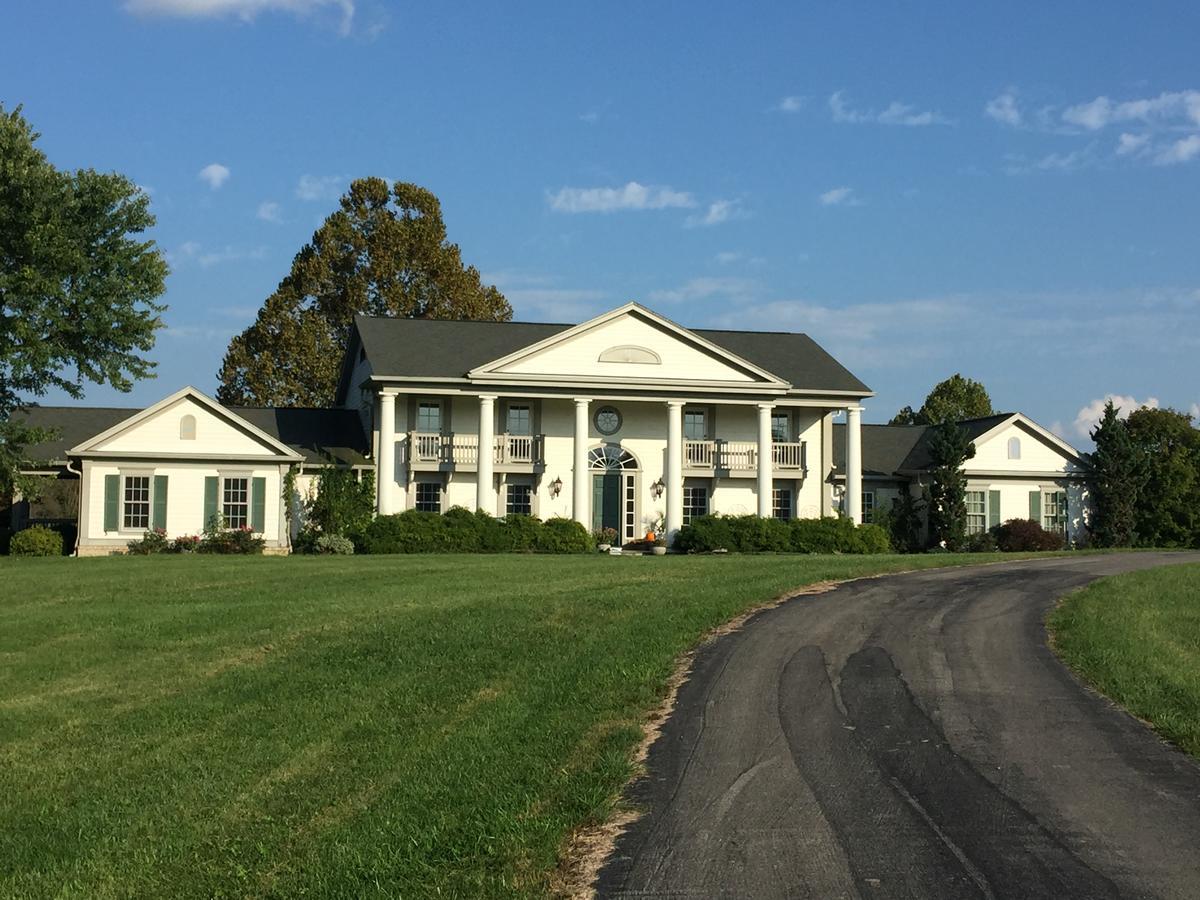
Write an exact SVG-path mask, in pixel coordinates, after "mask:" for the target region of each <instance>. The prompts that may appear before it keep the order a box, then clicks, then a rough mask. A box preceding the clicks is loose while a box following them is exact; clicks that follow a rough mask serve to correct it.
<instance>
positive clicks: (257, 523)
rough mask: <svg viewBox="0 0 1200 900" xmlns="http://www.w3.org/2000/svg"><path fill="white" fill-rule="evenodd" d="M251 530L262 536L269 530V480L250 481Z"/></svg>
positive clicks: (254, 479)
mask: <svg viewBox="0 0 1200 900" xmlns="http://www.w3.org/2000/svg"><path fill="white" fill-rule="evenodd" d="M250 530H251V531H254V532H257V533H258V534H262V533H263V532H264V531H266V530H267V479H265V478H251V479H250Z"/></svg>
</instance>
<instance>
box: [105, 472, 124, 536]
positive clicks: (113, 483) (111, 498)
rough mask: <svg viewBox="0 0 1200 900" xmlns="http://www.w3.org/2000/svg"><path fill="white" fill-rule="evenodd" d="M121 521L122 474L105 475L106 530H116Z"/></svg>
mask: <svg viewBox="0 0 1200 900" xmlns="http://www.w3.org/2000/svg"><path fill="white" fill-rule="evenodd" d="M120 522H121V476H120V475H105V476H104V530H105V531H116V530H117V529H118V527H120Z"/></svg>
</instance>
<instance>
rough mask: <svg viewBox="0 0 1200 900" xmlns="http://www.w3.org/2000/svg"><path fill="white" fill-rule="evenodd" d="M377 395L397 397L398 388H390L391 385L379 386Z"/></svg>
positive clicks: (398, 394)
mask: <svg viewBox="0 0 1200 900" xmlns="http://www.w3.org/2000/svg"><path fill="white" fill-rule="evenodd" d="M379 396H380V397H399V396H400V389H399V388H391V387H385V388H380V389H379Z"/></svg>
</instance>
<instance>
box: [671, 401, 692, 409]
mask: <svg viewBox="0 0 1200 900" xmlns="http://www.w3.org/2000/svg"><path fill="white" fill-rule="evenodd" d="M667 406H668V408H674V407H676V406H679V407H683V406H687V401H686V400H668V401H667Z"/></svg>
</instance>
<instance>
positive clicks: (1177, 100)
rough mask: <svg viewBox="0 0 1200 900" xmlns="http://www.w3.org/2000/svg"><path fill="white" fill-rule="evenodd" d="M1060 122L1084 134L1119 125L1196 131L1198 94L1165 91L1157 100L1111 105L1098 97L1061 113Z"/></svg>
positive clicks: (1199, 125)
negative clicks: (1177, 126) (1084, 130)
mask: <svg viewBox="0 0 1200 900" xmlns="http://www.w3.org/2000/svg"><path fill="white" fill-rule="evenodd" d="M1062 119H1063V121H1064V122H1066V123H1067V124H1068V125H1075V126H1078V127H1079V128H1083V129H1086V130H1088V131H1098V130H1100V129H1101V128H1104V127H1106V126H1108V125H1113V124H1118V123H1121V122H1143V123H1146V124H1148V125H1149V124H1156V123H1157V124H1167V125H1170V124H1175V125H1183V126H1186V127H1189V128H1200V91H1195V90H1187V91H1165V92H1163V93H1161V94H1159V95H1158V96H1157V97H1148V98H1145V99H1141V100H1126V101H1123V102H1119V103H1118V102H1114V101H1112V100H1110V99H1109V98H1108V97H1105V96H1100V97H1097V98H1096V99H1095V100H1090V101H1088V102H1087V103H1079V104H1076V105H1075V106H1070V107H1067V108H1066V109H1065V110H1063V113H1062Z"/></svg>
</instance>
